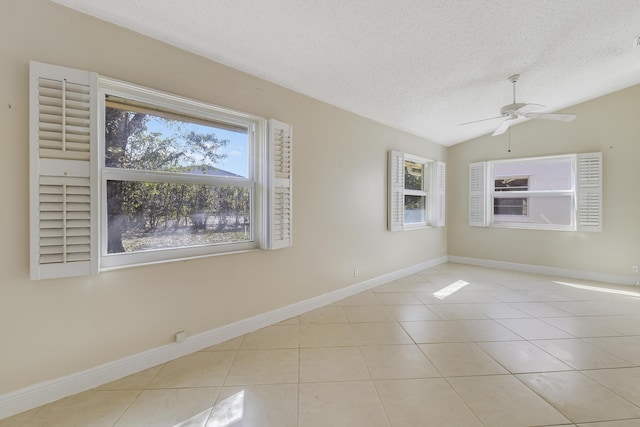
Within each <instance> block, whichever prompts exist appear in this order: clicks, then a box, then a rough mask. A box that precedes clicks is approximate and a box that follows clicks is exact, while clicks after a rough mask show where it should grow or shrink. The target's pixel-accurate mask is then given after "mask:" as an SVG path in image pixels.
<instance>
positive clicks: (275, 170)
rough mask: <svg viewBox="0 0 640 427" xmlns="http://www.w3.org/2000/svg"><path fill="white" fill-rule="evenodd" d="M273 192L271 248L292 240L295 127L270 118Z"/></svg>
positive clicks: (271, 189)
mask: <svg viewBox="0 0 640 427" xmlns="http://www.w3.org/2000/svg"><path fill="white" fill-rule="evenodd" d="M269 154H270V168H271V171H270V178H269V181H270V182H269V185H270V194H269V225H268V227H269V233H268V238H267V248H268V249H280V248H286V247H288V246H291V245H292V244H293V240H292V237H293V236H292V231H293V228H292V227H293V222H292V221H293V217H292V216H293V205H292V202H293V200H292V176H291V173H292V129H291V125H288V124H286V123H282V122H280V121H278V120H274V119H270V120H269Z"/></svg>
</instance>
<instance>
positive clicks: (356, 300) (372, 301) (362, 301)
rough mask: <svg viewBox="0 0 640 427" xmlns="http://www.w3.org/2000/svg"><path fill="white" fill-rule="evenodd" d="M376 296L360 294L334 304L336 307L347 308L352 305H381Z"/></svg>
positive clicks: (365, 293)
mask: <svg viewBox="0 0 640 427" xmlns="http://www.w3.org/2000/svg"><path fill="white" fill-rule="evenodd" d="M376 295H377V294H374V293H373V292H362V293H359V294H356V295H353V296H350V297H347V298H345V299H343V300H340V301H337V302H336V303H334V304H335V305H336V306H342V307H348V306H352V305H382V303H381V302H380V300H379V299H378V297H377V296H376Z"/></svg>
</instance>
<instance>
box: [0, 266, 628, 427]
mask: <svg viewBox="0 0 640 427" xmlns="http://www.w3.org/2000/svg"><path fill="white" fill-rule="evenodd" d="M465 283H466V284H465ZM573 285H579V286H573ZM608 290H616V291H618V290H624V291H628V292H632V294H629V293H628V292H627V293H611V292H607V291H608ZM551 425H554V426H561V425H562V426H583V427H586V426H591V427H640V289H639V288H634V287H623V286H618V285H609V284H604V283H595V282H588V281H579V280H572V279H566V278H565V279H561V278H554V277H545V276H540V275H533V274H526V273H519V272H510V271H504V270H494V269H488V268H482V267H475V266H465V265H460V264H452V263H449V264H444V265H440V266H438V267H435V268H431V269H428V270H424V271H421V272H419V273H416V274H413V275H411V276H408V277H404V278H402V279H399V280H396V281H394V282H391V283H387V284H385V285H382V286H379V287H378V288H375V289H372V290H371V291H367V292H363V293H361V294H358V295H354V296H351V297H349V298H346V299H344V300H342V301H338V302H336V303H333V304H331V305H329V306H327V307H323V308H319V309H317V310H314V311H312V312H309V313H305V314H303V315H301V316H298V317H295V318H293V319H289V320H287V321H285V322H281V323H279V324H276V325H273V326H269V327H266V328H263V329H261V330H259V331H256V332H254V333H251V334H247V335H245V336H243V337H239V338H236V339H233V340H230V341H228V342H225V343H222V344H219V345H217V346H214V347H210V348H207V349H205V350H203V351H200V352H197V353H194V354H192V355H189V356H186V357H182V358H180V359H177V360H174V361H171V362H169V363H166V364H164V365H162V366H157V367H154V368H151V369H148V370H146V371H143V372H140V373H137V374H134V375H131V376H129V377H126V378H123V379H120V380H118V381H114V382H112V383H110V384H105V385H103V386H100V387H98V388H96V389H93V390H90V391H87V392H85V393H80V394H77V395H75V396H71V397H68V398H66V399H62V400H60V401H58V402H54V403H51V404H49V405H45V406H43V407H40V408H36V409H33V410H31V411H27V412H25V413H22V414H18V415H16V416H14V417H11V418H7V419H4V420H0V427H7V426H11V427H34V426H47V427H55V426H64V427H67V426H82V427H87V426H96V427H102V426H108V427H122V426H168V427H187V426H192V427H239V426H244V427H248V426H259V427H269V426H277V427H287V426H302V427H309V426H331V427H334V426H345V427H358V426H363V427H375V426H394V427H398V426H416V427H421V426H436V427H447V426H452V427H466V426H474V427H475V426H480V427H481V426H486V427H496V426H551Z"/></svg>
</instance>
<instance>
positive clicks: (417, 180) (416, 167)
mask: <svg viewBox="0 0 640 427" xmlns="http://www.w3.org/2000/svg"><path fill="white" fill-rule="evenodd" d="M404 188H405V189H406V190H420V191H422V190H424V164H422V163H416V162H411V161H409V160H405V161H404Z"/></svg>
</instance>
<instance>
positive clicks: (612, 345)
mask: <svg viewBox="0 0 640 427" xmlns="http://www.w3.org/2000/svg"><path fill="white" fill-rule="evenodd" d="M584 340H585V341H586V342H588V343H589V344H591V345H595V346H596V347H598V348H601V349H603V350H605V351H607V352H608V353H611V354H614V355H616V356H618V357H620V358H621V359H624V360H626V361H628V362H631V363H633V364H634V365H636V366H640V337H608V338H585V339H584Z"/></svg>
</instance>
